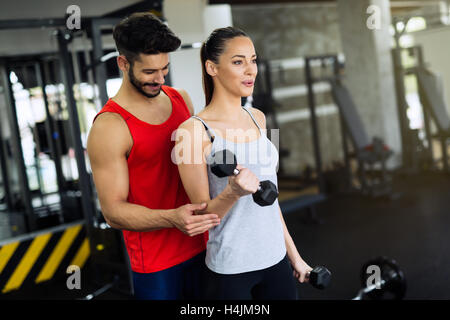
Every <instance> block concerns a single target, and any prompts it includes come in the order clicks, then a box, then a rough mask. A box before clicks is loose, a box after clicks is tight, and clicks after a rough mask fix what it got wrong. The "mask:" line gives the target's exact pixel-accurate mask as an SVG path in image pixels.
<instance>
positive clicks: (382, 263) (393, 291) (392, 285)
mask: <svg viewBox="0 0 450 320" xmlns="http://www.w3.org/2000/svg"><path fill="white" fill-rule="evenodd" d="M371 266H372V267H378V268H379V271H380V274H379V277H380V278H379V279H374V280H375V283H374V284H372V285H369V284H368V283H367V282H368V279H369V277H371V274H370V273H369V271H370V270H369V267H371ZM360 278H361V285H362V286H363V288H362V289H361V290H359V292H358V294H357V296H356V297H355V298H353V300H381V299H394V300H401V299H403V297H404V296H405V293H406V279H405V275H404V274H403V272H402V271H401V270H400V268H399V266H398V264H397V262H396V261H395V260H393V259H390V258H388V257H385V256H380V257H377V258H374V259H371V260H369V261H367V262H366V263H365V264H364V265H363V266H362V268H361V274H360Z"/></svg>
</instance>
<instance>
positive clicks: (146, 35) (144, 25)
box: [113, 12, 181, 64]
mask: <svg viewBox="0 0 450 320" xmlns="http://www.w3.org/2000/svg"><path fill="white" fill-rule="evenodd" d="M113 36H114V40H115V42H116V47H117V50H118V51H119V53H120V54H121V55H124V56H125V57H126V58H127V60H128V61H129V62H130V63H131V64H133V63H134V61H135V60H136V59H138V58H139V54H141V53H143V54H158V53H168V52H173V51H175V50H177V49H178V47H179V46H180V44H181V40H180V39H179V38H178V37H177V36H176V35H175V34H174V33H173V32H172V31H171V30H170V29H169V28H168V27H167V26H166V25H165V24H164V23H163V22H162V21H161V20H159V19H158V18H157V17H156V16H155V15H154V14H152V13H149V12H138V13H133V14H131V15H130V16H128V17H126V18H125V19H123V20H122V21H121V22H119V23H118V24H117V25H116V26H115V27H114V31H113Z"/></svg>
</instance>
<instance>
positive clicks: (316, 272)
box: [307, 266, 331, 289]
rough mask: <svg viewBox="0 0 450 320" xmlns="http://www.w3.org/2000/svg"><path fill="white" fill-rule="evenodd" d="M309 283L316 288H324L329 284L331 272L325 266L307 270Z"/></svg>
mask: <svg viewBox="0 0 450 320" xmlns="http://www.w3.org/2000/svg"><path fill="white" fill-rule="evenodd" d="M307 277H308V278H309V283H310V284H311V285H312V286H313V287H314V288H317V289H325V288H326V287H328V286H329V285H330V282H331V272H330V270H328V269H327V268H325V267H322V266H318V267H315V268H314V269H312V270H311V271H310V272H308V274H307Z"/></svg>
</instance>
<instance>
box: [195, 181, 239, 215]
mask: <svg viewBox="0 0 450 320" xmlns="http://www.w3.org/2000/svg"><path fill="white" fill-rule="evenodd" d="M239 198H240V196H239V195H237V194H236V193H233V192H232V190H231V187H230V186H229V184H228V185H227V186H226V187H225V189H224V190H223V191H222V192H221V193H220V194H219V195H217V197H215V198H214V199H211V200H207V201H204V202H206V203H207V204H208V205H207V207H206V209H205V210H203V211H200V212H197V214H208V213H214V214H217V215H218V216H219V219H222V218H223V217H224V216H225V215H226V214H227V213H228V211H230V209H231V208H232V207H233V206H234V204H235V203H236V202H237V201H238V200H239Z"/></svg>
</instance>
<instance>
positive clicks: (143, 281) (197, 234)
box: [87, 13, 220, 299]
mask: <svg viewBox="0 0 450 320" xmlns="http://www.w3.org/2000/svg"><path fill="white" fill-rule="evenodd" d="M114 39H115V42H116V46H117V50H118V51H119V54H120V55H119V57H118V58H117V64H118V66H119V68H120V70H121V71H122V72H123V82H122V85H121V87H120V89H119V91H118V93H117V94H116V95H115V96H114V97H112V98H111V99H109V100H108V102H107V103H106V105H105V106H104V107H103V109H102V110H101V111H100V112H99V113H98V115H97V116H96V118H95V120H94V124H93V126H92V128H91V131H90V133H89V138H88V146H87V149H88V154H89V159H90V162H91V167H92V172H93V177H94V182H95V186H96V189H97V193H98V197H99V200H100V204H101V207H102V212H103V216H104V218H105V220H106V222H107V223H108V224H109V225H110V226H111V227H113V228H117V229H121V230H122V231H123V236H124V241H125V245H126V248H127V251H128V255H129V257H130V263H131V269H132V271H133V282H134V292H135V296H136V298H138V299H180V298H190V299H192V298H194V299H195V298H199V294H200V291H199V290H201V285H200V276H201V274H200V271H201V270H202V269H203V266H204V252H205V248H206V241H207V232H206V231H207V230H208V229H209V228H211V227H213V226H216V225H217V224H218V223H219V222H220V220H219V219H218V216H217V215H215V214H206V215H195V211H196V210H203V209H205V207H206V204H189V198H188V196H187V195H186V192H185V190H184V188H183V185H182V183H181V180H180V176H179V173H178V167H177V165H176V164H175V163H173V161H172V159H171V151H172V149H173V147H174V141H172V133H173V132H174V131H175V130H176V129H177V128H178V126H179V125H180V124H181V123H182V122H184V121H185V120H186V119H188V118H189V117H190V116H191V115H192V114H193V107H192V102H191V100H190V98H189V96H188V94H187V93H186V92H185V91H184V90H181V89H174V88H171V87H168V86H164V85H163V84H164V77H165V76H166V75H167V73H168V70H169V52H172V51H175V50H176V49H177V48H178V47H179V46H180V43H181V41H180V39H178V38H177V37H176V36H175V35H174V34H173V33H172V32H171V31H170V30H169V29H168V28H167V26H166V25H165V24H163V23H162V22H161V21H160V20H159V19H158V18H156V17H155V16H154V15H152V14H150V13H137V14H133V15H131V16H129V17H128V18H126V19H124V20H123V21H121V22H120V23H119V24H118V25H117V26H116V27H115V29H114Z"/></svg>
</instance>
